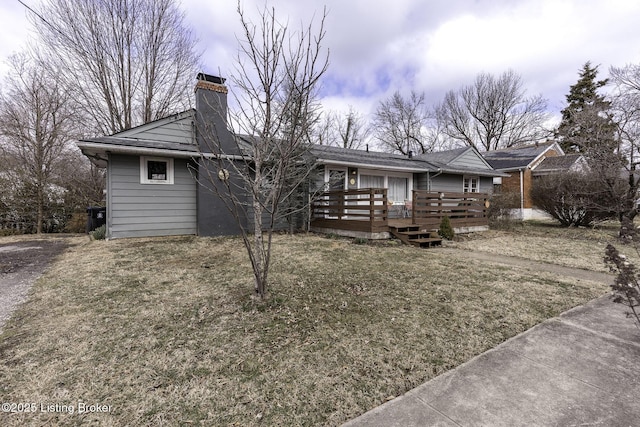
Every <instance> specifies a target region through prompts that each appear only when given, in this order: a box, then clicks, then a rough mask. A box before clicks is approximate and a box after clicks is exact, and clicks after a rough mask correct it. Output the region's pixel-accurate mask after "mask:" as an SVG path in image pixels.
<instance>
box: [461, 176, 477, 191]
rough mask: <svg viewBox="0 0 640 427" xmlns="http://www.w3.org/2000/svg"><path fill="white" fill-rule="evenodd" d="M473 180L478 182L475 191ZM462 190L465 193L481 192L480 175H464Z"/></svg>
mask: <svg viewBox="0 0 640 427" xmlns="http://www.w3.org/2000/svg"><path fill="white" fill-rule="evenodd" d="M467 180H468V181H469V186H468V187H467ZM473 181H475V182H476V188H475V191H473ZM462 192H463V193H479V192H480V177H479V176H477V175H475V176H473V175H464V176H463V177H462Z"/></svg>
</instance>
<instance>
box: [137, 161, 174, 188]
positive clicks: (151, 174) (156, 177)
mask: <svg viewBox="0 0 640 427" xmlns="http://www.w3.org/2000/svg"><path fill="white" fill-rule="evenodd" d="M140 184H173V159H167V158H162V157H140Z"/></svg>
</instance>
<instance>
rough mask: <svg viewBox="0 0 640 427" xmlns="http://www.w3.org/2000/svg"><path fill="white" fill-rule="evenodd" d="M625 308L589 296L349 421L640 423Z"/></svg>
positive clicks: (405, 424)
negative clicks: (590, 298) (587, 299)
mask: <svg viewBox="0 0 640 427" xmlns="http://www.w3.org/2000/svg"><path fill="white" fill-rule="evenodd" d="M609 277H610V276H609ZM624 313H625V307H624V306H623V305H621V304H614V303H613V302H611V299H610V297H609V296H605V297H602V298H599V299H596V300H594V301H591V302H590V303H588V304H586V305H584V306H581V307H577V308H574V309H572V310H569V311H567V312H565V313H563V314H561V315H560V316H559V317H557V318H553V319H550V320H547V321H545V322H543V323H541V324H539V325H537V326H535V327H534V328H532V329H530V330H528V331H526V332H524V333H522V334H520V335H518V336H516V337H514V338H511V339H510V340H508V341H506V342H504V343H502V344H501V345H499V346H498V347H496V348H494V349H492V350H489V351H487V352H485V353H483V354H481V355H480V356H477V357H475V358H474V359H472V360H470V361H469V362H467V363H465V364H463V365H461V366H459V367H457V368H455V369H453V370H451V371H449V372H447V373H445V374H443V375H440V376H439V377H436V378H434V379H432V380H431V381H429V382H427V383H425V384H423V385H421V386H419V387H417V388H415V389H413V390H411V391H409V392H407V393H406V394H405V395H403V396H401V397H398V398H396V399H394V400H392V401H390V402H387V403H385V404H384V405H382V406H379V407H377V408H375V409H373V410H371V411H369V412H367V413H365V414H364V415H362V416H360V417H358V418H356V419H354V420H352V421H350V422H348V423H346V424H344V426H348V427H356V426H358V427H361V426H402V427H409V426H509V427H511V426H607V427H609V426H621V427H622V426H625V427H630V426H638V425H640V328H638V327H637V326H636V325H635V323H634V322H633V321H632V319H631V318H626V316H625V314H624Z"/></svg>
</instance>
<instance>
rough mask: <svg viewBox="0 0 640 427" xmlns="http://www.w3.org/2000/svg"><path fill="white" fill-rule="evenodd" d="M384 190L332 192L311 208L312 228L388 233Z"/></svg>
mask: <svg viewBox="0 0 640 427" xmlns="http://www.w3.org/2000/svg"><path fill="white" fill-rule="evenodd" d="M387 221H388V206H387V190H386V189H385V188H363V189H359V190H332V191H327V192H325V193H323V194H322V195H321V196H320V197H319V198H318V199H316V200H315V201H314V202H313V203H312V205H311V226H312V227H318V228H327V229H337V230H350V231H364V232H369V233H380V232H385V231H387V230H388V227H387V226H388V222H387Z"/></svg>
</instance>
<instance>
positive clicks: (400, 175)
mask: <svg viewBox="0 0 640 427" xmlns="http://www.w3.org/2000/svg"><path fill="white" fill-rule="evenodd" d="M361 175H374V176H382V177H383V178H384V188H386V189H387V190H388V189H389V177H393V178H406V179H407V195H408V198H407V199H406V200H393V204H394V205H404V204H405V202H406V201H407V200H411V197H412V196H411V194H413V193H412V192H413V174H412V173H407V172H394V171H381V170H372V169H360V170H359V171H358V188H362V187H361V185H360V176H361ZM387 196H388V194H387Z"/></svg>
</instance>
